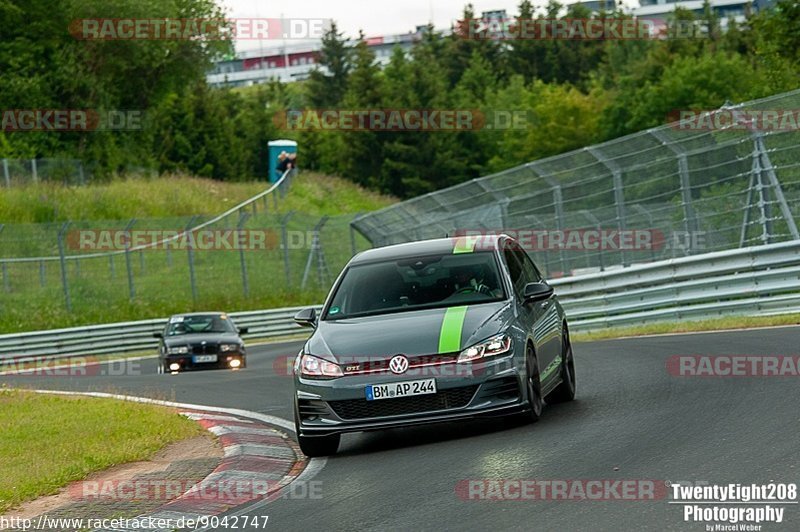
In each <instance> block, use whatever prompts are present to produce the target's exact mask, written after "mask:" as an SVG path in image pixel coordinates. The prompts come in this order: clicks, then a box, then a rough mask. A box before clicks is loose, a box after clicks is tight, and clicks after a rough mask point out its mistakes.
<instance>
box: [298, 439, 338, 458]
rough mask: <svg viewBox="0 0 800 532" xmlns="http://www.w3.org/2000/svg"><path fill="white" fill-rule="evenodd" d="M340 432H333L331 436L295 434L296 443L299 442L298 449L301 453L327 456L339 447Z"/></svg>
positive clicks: (311, 455)
mask: <svg viewBox="0 0 800 532" xmlns="http://www.w3.org/2000/svg"><path fill="white" fill-rule="evenodd" d="M341 438H342V437H341V435H340V434H333V435H332V436H314V437H309V436H301V435H300V434H298V435H297V443H299V444H300V450H301V451H303V454H304V455H306V456H308V457H310V458H315V457H318V456H329V455H332V454H336V451H337V450H338V449H339V441H340V440H341Z"/></svg>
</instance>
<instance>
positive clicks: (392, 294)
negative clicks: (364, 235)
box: [322, 251, 505, 320]
mask: <svg viewBox="0 0 800 532" xmlns="http://www.w3.org/2000/svg"><path fill="white" fill-rule="evenodd" d="M502 299H505V290H504V289H503V284H502V283H501V282H500V275H499V272H498V268H497V260H496V259H495V256H494V253H492V252H489V251H484V252H477V253H460V254H452V253H450V254H446V255H444V254H443V255H430V256H424V257H411V258H406V259H400V260H390V261H384V262H375V263H368V264H359V265H355V266H351V267H350V268H348V270H347V272H346V273H345V275H344V278H343V279H342V281H341V283H340V284H339V286H338V288H337V289H336V293H335V294H334V296H333V299H332V301H331V304H330V306H329V307H328V310H327V312H326V313H325V315H324V316H323V318H322V319H323V320H337V319H342V318H351V317H359V316H369V315H374V314H387V313H391V312H406V311H412V310H420V309H424V308H436V307H450V306H456V305H467V304H471V303H486V302H489V301H500V300H502Z"/></svg>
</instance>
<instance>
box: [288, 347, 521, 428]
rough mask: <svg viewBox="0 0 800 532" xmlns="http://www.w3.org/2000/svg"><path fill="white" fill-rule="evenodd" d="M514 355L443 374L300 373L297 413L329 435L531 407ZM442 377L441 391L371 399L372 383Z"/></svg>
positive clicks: (303, 425) (300, 422)
mask: <svg viewBox="0 0 800 532" xmlns="http://www.w3.org/2000/svg"><path fill="white" fill-rule="evenodd" d="M513 360H514V356H513V355H509V356H506V357H500V358H498V359H496V360H491V359H489V360H488V361H483V362H481V363H479V364H473V365H472V366H471V367H470V366H467V367H466V368H467V369H469V370H470V371H469V374H465V372H464V371H463V369H464V368H465V366H464V365H459V364H452V365H447V366H440V368H448V367H451V369H453V370H456V371H450V372H448V371H446V370H445V371H440V373H439V374H429V373H427V372H426V374H412V373H411V370H410V371H409V372H408V373H406V374H402V375H394V374H383V373H382V374H371V375H370V374H368V375H357V376H346V377H341V378H338V379H331V380H314V379H305V378H296V379H295V388H296V391H295V416H296V419H297V423H298V428H299V431H300V433H301V434H302V435H303V436H325V435H331V434H342V433H347V432H363V431H373V430H382V429H388V428H395V427H407V426H414V425H423V424H429V423H438V422H447V421H458V420H466V419H474V418H479V417H486V416H502V415H508V414H513V413H517V412H520V411H523V410H525V408H527V398H526V397H525V386H524V377H523V375H522V373H523V372H521V371H520V368H519V365H518V364H516V365H515V364H514V363H513ZM426 378H435V379H436V388H437V392H436V393H435V394H426V395H416V396H411V397H402V398H393V399H380V400H373V401H367V400H366V397H365V388H366V386H367V385H370V384H385V383H392V382H400V381H411V380H421V379H426Z"/></svg>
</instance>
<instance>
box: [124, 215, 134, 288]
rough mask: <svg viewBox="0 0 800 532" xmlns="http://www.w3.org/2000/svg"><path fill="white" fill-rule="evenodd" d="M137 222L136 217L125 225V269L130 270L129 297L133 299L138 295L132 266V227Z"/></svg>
mask: <svg viewBox="0 0 800 532" xmlns="http://www.w3.org/2000/svg"><path fill="white" fill-rule="evenodd" d="M135 223H136V218H131V221H129V222H128V225H126V226H125V269H126V270H127V272H128V297H129V298H130V300H131V301H133V298H134V297H136V289H135V287H134V286H133V269H132V268H131V229H132V228H133V224H135Z"/></svg>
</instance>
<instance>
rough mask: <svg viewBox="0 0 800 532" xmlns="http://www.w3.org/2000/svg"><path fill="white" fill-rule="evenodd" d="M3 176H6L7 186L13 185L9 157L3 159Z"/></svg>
mask: <svg viewBox="0 0 800 532" xmlns="http://www.w3.org/2000/svg"><path fill="white" fill-rule="evenodd" d="M3 176H4V177H5V181H6V187H8V188H10V187H11V175H10V174H9V173H8V159H3Z"/></svg>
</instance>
